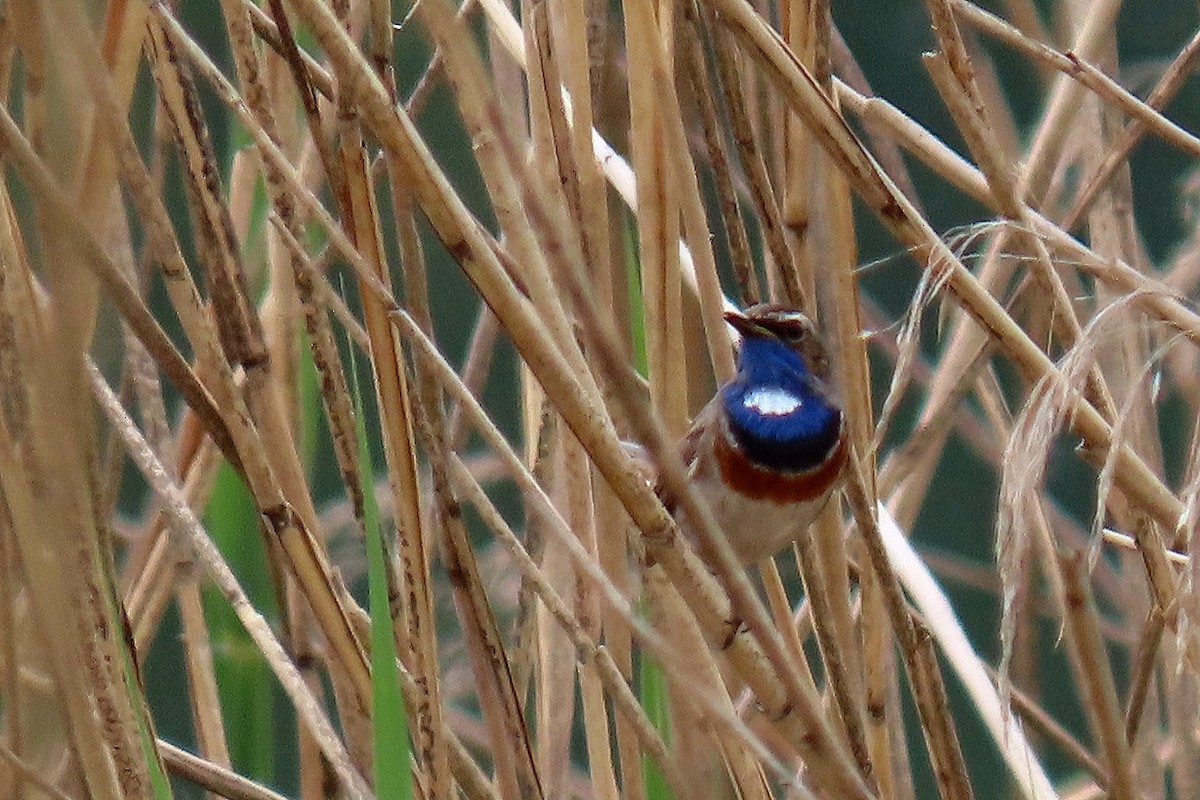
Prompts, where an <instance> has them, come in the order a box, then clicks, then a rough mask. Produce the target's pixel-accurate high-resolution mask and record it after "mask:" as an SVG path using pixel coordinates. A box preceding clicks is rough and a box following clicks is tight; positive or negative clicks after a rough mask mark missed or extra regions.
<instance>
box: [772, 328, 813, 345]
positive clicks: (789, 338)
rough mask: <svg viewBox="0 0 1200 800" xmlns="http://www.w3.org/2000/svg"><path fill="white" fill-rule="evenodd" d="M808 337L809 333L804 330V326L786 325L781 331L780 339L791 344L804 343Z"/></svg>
mask: <svg viewBox="0 0 1200 800" xmlns="http://www.w3.org/2000/svg"><path fill="white" fill-rule="evenodd" d="M807 335H808V331H806V330H805V329H804V326H803V325H785V326H784V327H783V328H782V329H781V330H780V331H779V338H781V339H783V340H784V341H785V342H789V343H791V344H799V343H800V342H803V341H804V339H805V337H806V336H807Z"/></svg>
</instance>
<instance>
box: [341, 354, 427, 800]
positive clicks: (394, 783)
mask: <svg viewBox="0 0 1200 800" xmlns="http://www.w3.org/2000/svg"><path fill="white" fill-rule="evenodd" d="M350 373H351V376H352V378H353V381H352V385H353V387H354V412H355V422H354V427H355V432H356V434H357V438H358V462H359V471H360V473H361V474H362V475H372V474H374V472H373V470H372V468H371V451H370V445H369V444H368V442H367V428H366V424H365V423H364V422H363V401H362V392H361V391H360V389H359V383H358V362H357V360H356V359H355V355H354V347H353V345H351V346H350ZM364 489H365V491H364V492H363V495H364V497H363V500H364V503H363V507H364V519H363V527H364V528H365V530H366V535H367V598H368V600H369V608H370V614H371V689H372V692H371V728H372V741H373V745H374V756H375V758H374V761H375V795H376V797H378V798H380V799H381V800H408V798H411V797H412V796H413V788H412V772H411V771H410V769H409V764H410V763H411V762H412V757H411V753H410V751H411V748H410V745H409V741H408V720H407V718H406V714H405V710H404V700H403V698H402V697H401V695H400V676H399V675H398V674H397V672H396V640H395V638H394V637H393V635H392V617H391V614H390V613H389V608H388V583H387V570H386V562H385V561H384V552H383V533H382V531H381V530H380V526H379V506H378V504H377V503H376V501H375V492H374V490H373V488H372V484H371V482H370V481H367V482H366V485H365V487H364Z"/></svg>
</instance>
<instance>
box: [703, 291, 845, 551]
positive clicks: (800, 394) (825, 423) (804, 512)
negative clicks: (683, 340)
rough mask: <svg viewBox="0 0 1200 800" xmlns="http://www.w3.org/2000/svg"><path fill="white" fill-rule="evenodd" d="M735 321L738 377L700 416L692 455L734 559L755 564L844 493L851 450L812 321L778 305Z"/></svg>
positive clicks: (732, 316) (731, 319)
mask: <svg viewBox="0 0 1200 800" xmlns="http://www.w3.org/2000/svg"><path fill="white" fill-rule="evenodd" d="M725 320H726V321H727V322H728V323H729V324H730V325H732V326H733V327H734V328H735V329H736V330H737V331H738V332H739V333H740V334H741V339H742V340H741V345H740V347H739V349H738V356H737V374H736V375H734V377H733V378H732V379H731V380H730V381H729V382H728V383H726V384H725V385H723V386H721V387H720V388H719V389H718V390H717V393H716V396H714V397H713V399H712V400H711V401H710V402H709V403H708V405H706V406H705V407H704V408H703V409H702V410H701V411H700V413H699V414H697V415H696V419H695V421H694V422H693V423H692V428H691V430H690V431H689V432H688V434H687V436H686V437H685V439H684V441H683V444H682V454H683V458H684V461H685V463H686V464H687V465H688V469H689V475H690V477H691V480H692V482H693V485H695V486H696V488H697V489H698V490H699V491H700V493H701V494H702V495H703V496H704V499H705V500H706V501H707V502H708V505H709V507H710V508H711V509H712V513H713V515H714V516H715V517H716V521H717V522H718V523H719V524H720V526H721V528H722V529H723V530H724V531H725V535H726V536H728V537H729V543H730V544H731V545H732V546H733V550H734V553H736V554H737V556H738V558H739V559H741V561H742V563H745V564H750V563H754V562H756V561H758V560H760V559H762V558H766V557H768V556H771V555H773V554H774V553H776V552H777V551H778V550H780V549H781V548H783V547H786V546H787V545H788V544H789V543H791V542H793V541H795V540H796V539H797V538H798V537H799V536H801V535H802V534H803V533H804V532H805V530H807V528H808V526H809V525H810V524H812V521H813V520H814V519H815V518H816V516H817V514H818V513H820V511H821V509H822V508H824V506H825V504H826V502H828V500H829V498H830V496H831V495H832V494H833V492H834V491H835V490H836V489H837V488H838V486H839V485H840V484H841V481H842V476H843V473H844V471H845V467H846V462H847V459H848V449H849V448H848V444H847V442H846V426H845V423H844V421H843V419H842V409H841V408H840V406H839V405H838V403H837V400H836V399H835V398H834V396H833V394H832V392H831V390H830V388H829V384H828V377H829V361H828V357H827V355H826V352H825V347H824V345H823V343H822V342H821V340H820V337H819V334H818V333H817V331H816V329H815V328H814V326H813V323H812V321H811V320H810V319H809V318H808V317H807V316H805V315H804V314H803V313H801V312H800V311H797V310H795V309H792V308H788V307H786V306H781V305H775V304H759V305H755V306H752V307H750V308H749V309H747V310H746V312H745V313H738V312H736V311H731V312H727V313H726V314H725ZM681 522H682V523H683V528H684V530H685V531H686V530H687V527H688V526H687V521H686V520H682V521H681Z"/></svg>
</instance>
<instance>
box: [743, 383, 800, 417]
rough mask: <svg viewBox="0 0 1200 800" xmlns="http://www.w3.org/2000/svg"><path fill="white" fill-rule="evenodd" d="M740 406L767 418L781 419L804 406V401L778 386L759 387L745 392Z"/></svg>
mask: <svg viewBox="0 0 1200 800" xmlns="http://www.w3.org/2000/svg"><path fill="white" fill-rule="evenodd" d="M742 405H744V406H745V407H746V408H748V409H750V410H752V411H757V412H758V413H759V414H763V415H765V416H768V417H783V416H787V415H788V414H791V413H792V412H794V411H796V410H797V409H799V408H800V406H802V405H804V401H803V400H801V399H800V398H799V397H798V396H796V395H795V394H793V393H792V392H789V391H788V390H786V389H781V388H780V387H778V386H760V387H756V388H754V389H751V390H750V391H748V392H746V396H745V397H744V398H743V399H742Z"/></svg>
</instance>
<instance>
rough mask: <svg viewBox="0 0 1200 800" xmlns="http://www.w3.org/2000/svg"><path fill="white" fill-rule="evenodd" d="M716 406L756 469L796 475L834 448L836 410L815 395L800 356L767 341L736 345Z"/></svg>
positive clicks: (751, 340)
mask: <svg viewBox="0 0 1200 800" xmlns="http://www.w3.org/2000/svg"><path fill="white" fill-rule="evenodd" d="M721 401H722V404H723V406H724V410H725V413H726V415H727V417H728V419H729V428H730V430H731V431H732V433H733V436H734V439H735V440H736V441H737V443H738V444H739V445H741V447H742V450H743V452H745V454H746V456H747V457H748V458H749V459H750V460H751V461H753V462H754V463H755V464H758V465H760V466H763V467H768V468H770V469H777V470H783V471H787V472H801V471H804V470H808V469H812V468H813V467H816V466H818V465H819V464H820V463H821V462H822V461H824V460H825V458H826V457H827V456H828V455H829V453H830V452H831V451H832V450H833V449H834V448H835V447H836V446H837V443H838V433H839V432H840V430H841V424H842V412H841V409H839V408H837V407H836V406H834V405H833V404H831V403H830V402H829V401H828V400H827V399H826V398H825V397H824V395H822V394H821V393H820V392H819V391H818V390H817V389H816V381H815V379H814V377H813V375H812V373H811V372H809V370H808V365H807V364H805V363H804V359H803V358H802V357H801V355H800V354H799V353H797V352H796V351H795V350H794V349H793V348H792V347H791V346H789V345H787V344H785V343H784V342H781V341H779V340H778V339H775V338H773V337H765V336H763V337H760V336H747V337H745V338H744V339H743V340H742V347H741V351H740V352H739V354H738V374H737V377H735V378H734V379H733V380H732V381H730V382H729V384H728V385H727V386H725V388H724V389H723V390H722V391H721Z"/></svg>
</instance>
